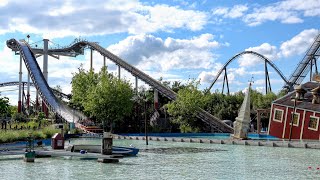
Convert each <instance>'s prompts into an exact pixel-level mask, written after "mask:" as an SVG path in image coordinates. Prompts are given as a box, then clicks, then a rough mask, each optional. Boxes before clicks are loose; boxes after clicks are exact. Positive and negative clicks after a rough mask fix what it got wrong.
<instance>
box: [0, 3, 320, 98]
mask: <svg viewBox="0 0 320 180" xmlns="http://www.w3.org/2000/svg"><path fill="white" fill-rule="evenodd" d="M101 2H103V3H101ZM319 20H320V0H304V1H301V0H285V1H271V0H270V1H253V0H252V1H226V0H202V1H186V0H173V1H172V0H170V1H169V0H162V1H139V0H118V1H114V0H109V1H98V0H90V1H81V0H80V1H78V0H77V1H75V0H74V1H71V0H65V1H49V2H44V1H40V0H29V1H26V2H22V1H15V0H10V1H7V0H0V73H1V74H0V82H8V81H17V80H18V68H19V59H18V57H17V56H15V55H14V53H13V52H11V51H10V49H8V48H7V47H6V40H8V39H11V38H16V39H24V38H25V39H26V36H27V35H28V34H29V35H30V36H31V38H30V43H38V44H39V43H41V40H42V39H43V38H48V39H50V42H52V43H56V44H59V45H68V44H70V43H71V42H72V41H73V40H74V39H75V38H79V37H81V38H83V39H86V40H89V41H95V42H99V43H100V45H102V46H103V47H105V48H107V49H108V50H110V51H111V52H113V53H114V54H116V55H118V56H120V57H122V58H123V59H125V60H126V61H127V62H129V63H130V64H132V65H134V66H136V67H138V68H139V69H141V70H143V71H144V72H146V73H147V74H149V75H150V76H151V77H153V78H155V79H159V78H160V77H163V79H164V80H168V81H175V80H179V81H182V82H186V81H187V80H188V79H189V78H194V79H199V80H200V82H201V88H202V89H203V88H206V87H208V86H209V85H210V82H211V81H212V79H213V78H214V77H215V75H216V73H217V72H218V71H219V69H220V68H221V67H222V65H223V64H224V63H225V62H227V61H228V60H229V59H230V58H231V57H233V56H234V55H235V54H237V53H240V52H242V51H244V50H252V51H256V52H258V53H261V54H262V55H264V56H266V57H267V58H269V59H270V60H271V61H272V62H273V63H274V64H276V66H277V67H278V68H279V69H280V70H281V71H282V72H283V74H284V75H285V76H286V77H287V78H288V77H289V76H290V74H291V73H292V71H293V70H294V68H295V67H296V65H297V64H298V62H299V61H300V60H301V59H302V57H303V55H304V53H305V52H306V50H307V48H308V47H309V46H310V45H311V43H312V42H313V39H314V38H315V36H316V35H317V34H318V33H319V29H320V27H319V26H320V24H319V22H320V21H319ZM89 57H90V55H89V51H86V53H85V55H83V56H78V57H76V58H68V57H61V58H60V59H59V60H56V59H49V84H50V85H51V86H52V87H54V86H56V85H60V86H61V87H62V88H63V91H64V92H66V93H70V92H71V85H70V81H71V77H72V72H75V71H76V70H77V68H78V67H79V65H80V64H81V63H83V64H84V67H85V68H87V69H88V68H89V62H88V60H89ZM38 62H39V64H40V67H42V58H39V59H38ZM101 66H102V57H101V55H100V54H98V53H94V68H95V70H99V69H100V68H101ZM108 68H109V71H111V72H114V73H116V67H115V65H114V64H112V62H110V61H109V62H108ZM268 69H269V74H270V79H271V83H272V89H273V91H275V92H278V91H279V90H280V89H281V87H282V86H283V84H284V82H283V81H282V80H281V78H280V76H279V75H277V73H275V71H274V70H273V69H272V68H271V67H268ZM122 72H123V73H122V77H125V78H127V79H133V77H132V76H131V75H130V74H128V73H126V72H124V71H122ZM227 72H228V78H229V85H230V90H231V91H232V92H236V91H239V90H243V89H244V88H245V87H246V86H247V84H248V80H250V79H251V76H252V75H253V76H254V81H255V83H254V84H253V88H254V89H258V90H260V91H262V92H264V66H263V62H262V61H261V60H259V59H257V58H256V57H254V56H251V55H248V56H242V57H240V58H238V59H237V60H236V61H234V62H232V63H231V64H230V66H228V68H227ZM221 78H222V77H221ZM23 79H24V80H26V79H27V76H26V70H25V69H24V71H23ZM221 82H222V81H221V80H219V81H218V82H217V83H216V84H215V85H214V86H213V91H214V90H215V89H219V90H220V91H221V88H222V84H221ZM139 85H143V83H142V82H139ZM0 91H1V94H2V96H8V97H9V98H10V102H11V103H12V104H16V102H17V100H16V99H17V88H16V87H7V88H1V89H0Z"/></svg>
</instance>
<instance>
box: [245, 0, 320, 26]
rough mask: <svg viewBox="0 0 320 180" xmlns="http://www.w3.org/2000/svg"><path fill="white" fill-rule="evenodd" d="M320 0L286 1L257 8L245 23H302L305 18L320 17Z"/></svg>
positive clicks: (252, 24) (247, 16) (246, 18)
mask: <svg viewBox="0 0 320 180" xmlns="http://www.w3.org/2000/svg"><path fill="white" fill-rule="evenodd" d="M319 9H320V1H319V0H305V1H300V0H286V1H281V2H277V3H272V4H270V5H269V6H266V7H260V8H255V9H254V10H253V12H252V13H250V14H247V15H246V17H245V18H244V21H245V22H246V23H247V24H248V25H250V26H256V25H259V24H261V23H263V22H266V21H280V22H282V23H286V24H293V23H301V22H303V17H310V16H320V11H319Z"/></svg>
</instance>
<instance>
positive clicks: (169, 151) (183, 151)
mask: <svg viewBox="0 0 320 180" xmlns="http://www.w3.org/2000/svg"><path fill="white" fill-rule="evenodd" d="M216 151H226V150H221V149H206V148H192V147H172V148H151V149H141V150H140V152H146V153H155V154H164V155H166V154H168V155H169V154H192V153H204V152H216Z"/></svg>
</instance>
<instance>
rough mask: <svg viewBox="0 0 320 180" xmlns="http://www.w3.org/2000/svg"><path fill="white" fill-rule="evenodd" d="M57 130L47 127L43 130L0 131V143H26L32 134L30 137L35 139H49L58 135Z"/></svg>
mask: <svg viewBox="0 0 320 180" xmlns="http://www.w3.org/2000/svg"><path fill="white" fill-rule="evenodd" d="M59 132H60V130H59V129H55V128H54V127H50V126H47V127H45V128H43V129H39V130H32V129H25V130H6V131H5V130H2V129H1V130H0V143H10V142H15V141H26V140H27V138H28V137H29V134H32V137H34V138H35V139H47V138H51V137H52V136H53V135H54V134H55V133H59Z"/></svg>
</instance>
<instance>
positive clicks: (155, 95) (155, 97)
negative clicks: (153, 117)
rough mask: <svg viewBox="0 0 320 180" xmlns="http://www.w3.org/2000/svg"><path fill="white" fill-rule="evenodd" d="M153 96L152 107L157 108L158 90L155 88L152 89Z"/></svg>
mask: <svg viewBox="0 0 320 180" xmlns="http://www.w3.org/2000/svg"><path fill="white" fill-rule="evenodd" d="M153 98H154V109H156V110H157V109H158V108H159V92H158V90H156V89H154V95H153Z"/></svg>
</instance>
